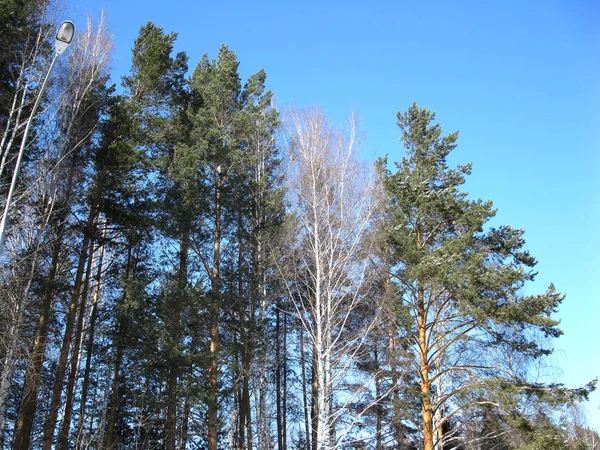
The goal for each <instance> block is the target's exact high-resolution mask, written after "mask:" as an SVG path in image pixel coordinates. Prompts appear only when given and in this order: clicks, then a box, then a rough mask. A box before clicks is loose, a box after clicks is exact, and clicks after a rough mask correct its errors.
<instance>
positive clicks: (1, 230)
mask: <svg viewBox="0 0 600 450" xmlns="http://www.w3.org/2000/svg"><path fill="white" fill-rule="evenodd" d="M57 58H58V53H56V54H55V55H54V58H53V59H52V63H51V64H50V68H49V69H48V73H47V74H46V78H45V79H44V82H43V83H42V87H41V88H40V92H39V93H38V96H37V99H36V100H35V104H34V105H33V110H32V111H31V114H30V115H29V119H28V120H27V126H26V127H25V133H24V134H23V139H22V140H21V148H20V149H19V155H18V156H17V163H16V165H15V170H14V171H13V177H12V182H11V183H10V190H9V191H8V197H6V205H4V214H2V222H0V254H2V251H3V250H4V237H5V235H6V221H7V219H8V210H9V208H10V202H11V200H12V196H13V192H14V190H15V186H16V184H17V176H18V175H19V166H20V165H21V159H22V158H23V153H24V150H25V144H26V143H27V135H28V134H29V128H30V127H31V122H33V118H34V116H35V113H36V111H37V109H38V106H39V104H40V101H41V99H42V94H43V93H44V89H46V84H47V82H48V79H49V78H50V72H52V69H53V68H54V63H55V62H56V59H57Z"/></svg>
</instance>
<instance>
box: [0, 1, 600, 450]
mask: <svg viewBox="0 0 600 450" xmlns="http://www.w3.org/2000/svg"><path fill="white" fill-rule="evenodd" d="M56 12H57V9H56V7H55V5H53V3H52V2H46V1H35V0H31V1H17V0H6V1H4V0H3V1H1V2H0V47H2V48H3V49H5V50H6V51H4V52H3V53H2V55H0V133H1V136H2V141H1V146H0V159H1V166H0V182H1V184H0V191H1V192H2V193H3V197H2V198H3V201H4V197H5V195H6V192H7V188H8V186H7V183H8V181H7V180H8V179H9V178H10V175H11V174H12V164H13V162H12V161H13V156H14V155H15V153H16V151H17V150H18V145H19V144H20V140H21V138H22V130H23V126H24V123H25V121H26V117H28V115H29V108H30V106H29V105H30V103H31V101H30V100H31V99H32V98H35V95H37V89H38V87H39V80H40V77H41V76H42V75H43V74H45V71H46V70H47V67H48V63H49V61H50V60H51V58H52V56H53V55H52V51H51V48H52V47H51V41H52V38H53V30H54V25H55V24H54V22H55V21H56V20H55V15H56ZM82 30H83V31H82ZM176 39H177V34H176V33H175V32H166V31H165V30H163V29H162V28H161V27H160V26H158V25H156V24H153V23H148V24H146V25H144V26H143V27H142V28H141V29H140V31H139V35H138V37H137V39H136V40H135V42H134V43H133V51H132V59H131V67H130V70H129V72H128V73H127V74H126V75H125V76H124V77H123V79H122V83H121V86H120V87H119V88H117V87H115V86H113V85H111V84H110V81H109V74H108V61H109V59H110V48H111V42H110V38H109V33H108V30H107V29H106V25H105V22H104V20H103V19H102V18H101V19H100V20H99V21H97V22H92V21H90V22H89V23H88V24H87V27H79V26H78V35H77V38H76V41H75V42H74V44H72V45H71V47H70V48H69V49H68V50H67V52H66V53H65V57H63V59H61V61H62V62H61V64H59V66H57V69H56V70H55V71H54V72H53V75H52V79H51V86H50V88H49V90H48V91H47V93H46V94H45V96H44V98H43V103H44V106H45V107H44V108H43V111H42V112H40V113H39V114H38V115H37V117H36V118H34V122H33V129H34V132H33V136H32V142H33V144H32V145H30V146H28V148H27V157H26V158H25V160H24V166H25V167H24V169H23V171H22V173H21V176H20V178H19V183H18V186H17V195H16V197H15V206H14V207H13V208H12V209H11V210H10V220H9V221H8V224H9V228H8V234H7V245H6V247H5V248H4V250H3V253H2V254H1V255H0V284H1V289H0V301H1V302H0V358H1V359H0V419H1V420H0V448H2V449H5V448H6V449H8V448H12V449H14V450H17V449H22V450H27V449H30V448H43V449H45V450H50V449H51V448H57V449H65V450H66V449H84V448H94V449H116V448H120V449H126V448H127V449H130V448H136V449H159V448H160V449H162V448H165V449H168V450H175V449H185V448H207V449H209V450H217V449H222V448H231V449H239V450H242V449H248V450H251V449H254V448H258V449H274V448H276V449H277V450H287V449H303V450H309V449H310V450H330V449H337V448H339V449H375V450H383V449H416V448H423V449H425V450H431V449H436V450H441V449H449V448H455V449H492V448H494V449H523V450H524V449H538V448H560V449H584V448H586V449H587V448H589V449H597V448H600V442H598V441H599V440H600V437H599V436H598V434H597V433H596V432H595V431H593V430H590V429H588V428H587V427H586V425H585V421H584V419H583V418H582V415H581V412H580V410H578V409H577V402H578V401H580V400H583V399H585V398H586V396H587V395H588V393H589V392H590V391H591V390H592V389H593V387H594V383H593V382H592V383H590V384H589V385H587V386H584V387H580V388H572V389H569V388H566V387H564V386H562V385H560V384H545V383H542V382H540V380H539V378H537V372H536V368H537V364H538V363H539V362H541V361H545V359H546V357H547V356H548V355H549V354H550V353H551V352H552V343H551V340H552V339H553V338H557V337H559V336H560V335H561V331H560V329H559V328H558V323H559V322H558V318H557V317H556V311H557V307H558V305H559V304H560V302H561V301H562V300H563V299H564V295H563V294H561V293H559V292H558V291H557V290H556V289H555V288H554V286H552V285H551V286H549V287H548V289H547V290H546V292H544V293H541V294H538V295H525V294H524V293H523V292H524V287H525V286H526V283H527V282H529V281H531V280H533V279H534V277H535V272H534V267H535V264H536V260H535V259H534V257H533V256H532V255H530V254H529V253H528V251H527V250H526V248H525V240H524V232H523V230H520V229H517V228H513V227H510V226H499V227H491V226H490V225H489V223H488V222H489V221H490V219H491V218H492V217H494V216H495V215H496V214H497V212H496V210H494V209H493V206H492V203H491V202H489V201H482V200H474V199H473V198H474V197H473V196H471V195H469V194H468V193H467V192H466V191H465V190H463V188H464V186H465V182H466V178H467V175H469V173H470V171H471V166H470V165H469V164H465V165H460V166H458V167H456V168H450V167H449V166H448V164H447V158H448V155H449V154H450V152H451V151H453V150H454V148H455V147H456V146H457V143H458V133H451V134H448V135H443V134H442V131H441V127H440V125H439V124H437V123H435V114H434V113H432V112H431V111H429V110H427V109H424V108H421V107H419V106H417V105H416V104H413V105H411V106H410V107H409V108H408V110H407V111H406V112H404V113H398V116H397V120H398V126H399V134H400V136H401V141H402V143H403V145H404V153H403V154H401V153H399V150H400V149H399V148H395V147H393V144H391V145H390V153H391V154H394V155H396V154H398V155H399V157H398V158H394V159H396V160H398V161H399V162H397V163H396V164H395V167H391V165H389V164H388V162H387V159H381V160H379V161H378V162H377V163H375V164H371V163H370V162H365V161H361V160H360V158H359V156H358V149H359V148H360V144H361V142H360V140H358V139H357V136H358V135H359V133H357V130H356V126H355V123H354V121H353V120H352V118H351V121H350V125H351V126H350V127H347V128H338V127H336V126H334V125H333V124H332V123H331V121H330V120H329V119H328V118H327V117H326V115H325V114H324V113H323V112H321V111H319V110H316V109H309V110H292V109H290V111H289V112H287V113H286V114H282V113H280V111H278V110H277V109H276V108H275V107H274V106H273V94H272V93H271V92H270V91H269V90H268V89H267V85H268V83H267V76H266V73H265V71H264V70H262V69H261V70H259V71H257V72H256V73H254V74H252V75H250V76H249V77H248V79H247V80H243V79H242V77H241V76H240V71H239V61H238V58H237V56H236V54H235V53H234V52H233V50H232V49H230V48H229V47H228V46H227V45H223V46H222V47H221V48H220V49H211V50H216V51H217V53H216V57H215V58H214V59H211V58H210V57H209V55H208V54H205V55H204V56H203V57H202V58H201V60H200V62H199V63H198V64H197V66H196V67H195V69H194V70H191V71H190V70H189V67H188V57H187V55H186V54H185V53H184V52H180V53H177V54H174V51H173V48H174V44H175V42H176ZM475 194H476V193H475ZM498 215H499V216H500V217H501V212H500V213H498Z"/></svg>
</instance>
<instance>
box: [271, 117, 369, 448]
mask: <svg viewBox="0 0 600 450" xmlns="http://www.w3.org/2000/svg"><path fill="white" fill-rule="evenodd" d="M286 144H287V151H288V158H289V165H290V166H289V170H288V173H289V177H290V178H289V184H288V194H289V201H290V203H291V209H292V212H293V214H294V216H295V230H294V231H295V234H296V236H297V241H296V242H295V244H294V247H293V254H292V255H290V256H289V258H290V264H291V268H290V269H287V272H286V271H283V270H282V275H283V276H284V277H286V278H287V282H288V289H289V295H290V298H291V299H292V303H293V312H294V313H295V315H296V316H297V317H298V318H299V320H300V322H301V324H302V327H303V328H304V330H305V331H306V335H307V336H308V339H309V341H310V343H311V344H312V348H313V356H312V357H313V394H312V402H313V417H312V432H311V434H312V441H313V442H312V448H313V449H316V450H325V449H333V448H339V447H341V446H343V445H344V444H345V443H348V442H349V441H350V440H351V439H355V438H356V436H357V435H356V434H355V432H356V430H355V429H353V425H354V424H355V423H356V420H357V417H359V416H360V415H361V413H364V410H366V408H367V406H365V408H364V409H363V410H361V409H360V408H358V411H355V410H354V409H356V408H351V406H352V405H359V404H360V403H361V400H363V397H364V396H365V395H366V393H367V391H368V386H369V385H370V384H372V381H373V380H372V379H367V380H364V379H361V375H360V374H359V373H358V372H357V371H356V370H355V369H356V367H355V364H356V361H357V359H358V356H359V355H360V354H361V352H363V351H364V350H365V346H364V345H363V344H364V342H365V339H366V336H368V335H369V333H370V331H371V330H372V328H373V326H374V324H375V322H376V316H377V315H378V312H379V310H380V307H379V305H378V304H368V302H369V301H370V296H369V294H370V281H371V280H370V279H369V276H368V271H367V270H366V269H367V258H368V256H369V254H370V252H371V251H372V249H371V244H372V242H371V239H372V234H371V233H370V231H371V220H372V217H373V214H374V207H375V204H374V201H373V199H372V181H371V179H370V177H369V170H368V169H366V168H365V166H364V165H362V164H361V163H360V161H359V159H358V155H357V143H356V127H355V123H354V117H351V118H350V120H349V129H348V130H347V131H346V132H344V131H341V130H336V129H334V128H333V127H332V126H331V124H330V123H329V121H328V119H327V118H326V117H325V116H324V115H323V113H322V112H320V111H318V110H315V109H313V110H305V111H296V110H293V111H291V112H290V113H289V116H288V118H287V131H286ZM288 273H291V275H287V274H288ZM359 309H360V310H361V311H367V310H369V311H370V312H371V316H370V317H369V318H368V320H363V322H362V324H363V326H362V327H361V328H358V327H357V328H355V329H351V327H350V325H351V323H352V321H353V319H354V318H353V315H354V314H356V312H357V311H358V310H359ZM363 437H364V436H363Z"/></svg>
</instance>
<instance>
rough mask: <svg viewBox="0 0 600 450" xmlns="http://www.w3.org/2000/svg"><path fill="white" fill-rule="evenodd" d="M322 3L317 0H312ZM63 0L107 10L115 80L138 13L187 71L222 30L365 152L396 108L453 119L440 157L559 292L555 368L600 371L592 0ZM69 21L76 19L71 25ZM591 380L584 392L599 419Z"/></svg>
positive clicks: (595, 12)
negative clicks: (517, 237) (350, 131)
mask: <svg viewBox="0 0 600 450" xmlns="http://www.w3.org/2000/svg"><path fill="white" fill-rule="evenodd" d="M322 3H325V2H322ZM322 3H321V2H316V1H304V2H292V1H285V0H278V1H259V0H256V1H254V2H248V1H236V2H234V1H220V2H217V1H208V2H196V1H175V0H172V1H170V2H165V1H155V0H85V1H78V2H74V5H75V6H74V7H75V9H76V12H75V17H76V19H75V20H76V22H77V21H79V23H82V20H81V16H82V15H83V14H84V13H85V12H89V13H91V14H92V15H97V14H98V12H99V11H100V9H101V8H102V7H104V9H105V11H106V13H107V14H108V20H109V23H110V27H111V30H112V32H113V33H114V41H115V45H116V51H115V56H114V63H113V73H114V74H115V81H116V82H118V80H119V76H120V75H122V74H124V73H125V72H126V71H127V70H128V68H129V61H130V57H131V56H130V50H131V47H132V45H133V41H134V39H135V37H136V36H137V33H138V30H139V28H140V26H142V25H143V24H145V23H146V22H147V21H153V22H155V23H156V24H157V25H159V26H161V27H163V28H164V29H165V31H169V32H170V31H176V32H178V33H179V38H178V40H177V44H176V50H178V51H179V50H183V51H186V52H187V54H188V55H189V57H190V67H191V68H192V69H193V67H194V66H195V64H196V63H197V62H198V60H199V59H200V57H201V56H202V54H203V53H205V52H207V53H208V54H209V56H210V57H215V56H216V53H217V51H218V49H219V47H220V45H221V44H223V43H227V44H228V45H229V46H230V47H231V49H232V50H233V51H234V52H235V53H236V54H237V56H238V58H239V60H240V70H241V73H242V76H243V77H244V78H245V77H247V76H248V75H250V74H251V73H253V72H256V71H257V70H259V69H260V68H264V69H265V70H266V72H267V76H268V79H267V84H268V88H269V89H271V90H272V91H273V92H274V94H275V96H276V99H277V102H278V104H279V105H281V106H285V105H290V104H292V103H294V104H296V105H299V106H308V105H314V104H318V105H320V106H321V107H322V108H323V109H324V110H325V111H326V112H327V113H328V114H329V115H330V116H331V117H332V118H333V119H334V121H336V122H339V123H342V122H343V120H344V118H345V117H346V116H347V115H348V114H349V112H350V110H351V109H352V108H354V109H356V110H357V111H358V113H359V114H360V117H361V119H362V131H363V136H364V139H365V140H364V150H363V152H364V155H365V157H366V158H369V159H372V158H374V157H375V156H382V155H385V154H388V155H389V158H390V159H391V160H400V158H401V157H402V147H401V145H400V143H399V142H398V137H399V135H400V133H399V130H398V128H397V127H396V124H395V115H396V112H397V111H399V110H401V111H404V110H405V109H406V108H407V107H408V106H409V105H410V104H411V103H412V102H417V104H419V105H420V106H424V107H427V108H429V109H431V110H434V111H436V112H437V119H438V121H439V122H440V123H441V125H442V127H443V129H444V130H445V132H451V131H454V130H460V137H459V147H458V150H457V151H456V152H455V154H454V155H452V157H451V162H452V163H455V164H458V163H464V162H468V161H470V162H472V163H473V175H472V176H471V177H469V179H468V181H467V184H466V188H465V189H466V190H467V191H469V192H470V193H471V194H472V195H473V196H474V197H481V198H483V199H491V200H493V201H494V203H495V205H496V207H497V208H498V214H497V217H496V218H495V219H494V224H496V225H497V224H503V223H506V224H510V225H511V226H513V227H519V228H523V229H525V231H526V233H525V237H526V240H527V247H528V248H529V250H530V251H531V253H532V254H533V255H535V256H536V257H537V258H538V260H539V264H538V266H537V269H538V271H539V275H538V277H537V279H536V281H535V283H533V284H532V285H531V286H530V287H529V288H528V289H527V292H529V293H535V292H540V291H542V290H544V289H545V288H546V287H547V286H548V285H549V284H550V282H554V283H555V285H556V287H557V289H558V290H559V291H561V292H564V293H566V294H567V297H566V299H565V301H564V303H563V305H562V306H561V308H560V311H559V314H558V317H559V318H560V319H561V326H562V329H563V331H564V332H565V335H564V336H563V337H561V338H560V339H558V340H557V341H556V342H555V348H556V353H555V356H554V359H553V361H554V362H555V363H556V364H557V365H559V366H560V369H561V372H562V373H560V372H557V377H558V378H559V380H560V381H562V382H565V383H566V384H567V385H569V386H572V387H575V386H580V385H583V384H585V383H586V382H588V381H590V380H591V379H593V378H594V377H596V376H599V375H600V350H599V348H600V345H599V344H600V342H599V340H598V336H599V333H600V287H599V282H600V256H599V255H600V233H599V226H598V223H599V221H600V206H599V205H600V175H599V172H600V156H599V155H600V107H599V106H598V105H600V81H599V80H600V28H599V27H598V24H599V23H600V3H598V2H597V1H596V0H571V1H568V0H564V1H551V0H549V1H528V2H523V1H502V2H481V1H471V2H470V1H462V2H461V1H458V2H457V1H435V2H434V1H430V2H417V1H412V2H407V1H389V2H371V3H372V4H371V5H369V6H367V3H366V2H357V1H352V0H346V1H343V2H342V1H330V2H327V3H326V4H322ZM76 25H77V23H76ZM599 408H600V393H599V392H596V393H595V394H593V396H592V397H591V401H590V402H589V403H588V411H589V417H588V420H589V423H590V425H592V426H594V427H595V428H597V429H599V430H600V409H599Z"/></svg>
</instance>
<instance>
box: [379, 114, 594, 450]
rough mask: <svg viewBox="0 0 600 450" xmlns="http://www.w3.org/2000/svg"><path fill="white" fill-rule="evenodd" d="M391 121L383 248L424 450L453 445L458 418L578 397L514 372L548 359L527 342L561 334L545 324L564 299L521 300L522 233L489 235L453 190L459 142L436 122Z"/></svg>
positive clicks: (527, 267)
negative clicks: (393, 150) (393, 143)
mask: <svg viewBox="0 0 600 450" xmlns="http://www.w3.org/2000/svg"><path fill="white" fill-rule="evenodd" d="M397 118H398V126H399V127H400V130H401V132H402V137H401V139H402V142H403V143H404V147H405V149H406V156H405V157H404V158H403V159H402V161H401V162H400V163H396V167H397V171H396V172H395V173H392V172H391V171H388V172H387V174H386V176H385V182H384V184H385V189H386V192H387V195H388V202H389V203H388V205H389V206H388V208H389V215H390V220H391V221H390V223H389V224H388V227H387V229H388V244H389V246H390V249H391V251H392V263H393V266H392V267H393V272H392V273H393V277H394V281H395V283H396V288H397V289H398V290H399V292H401V293H402V298H403V301H404V303H405V305H406V306H407V307H408V308H409V309H410V311H411V315H412V318H413V321H414V331H413V333H412V336H411V345H414V348H415V355H416V358H417V360H416V363H417V366H418V368H419V369H418V380H419V392H417V393H415V395H416V396H418V397H419V398H420V402H421V420H420V422H421V427H422V430H423V442H424V448H425V450H431V449H433V448H441V446H442V445H444V444H445V443H448V442H451V441H452V440H453V439H455V440H456V439H459V438H460V437H459V436H458V435H457V434H456V433H457V431H456V430H449V431H447V432H445V433H444V432H443V430H444V425H445V424H448V423H449V421H450V420H451V419H452V417H453V416H455V415H457V414H459V413H460V412H461V411H465V410H469V409H474V408H477V407H483V406H493V407H495V408H497V409H498V410H501V411H504V412H505V413H506V412H507V411H510V410H511V409H514V408H517V407H518V404H519V401H520V400H521V399H523V398H525V397H532V396H540V397H545V398H546V399H547V400H548V401H549V400H550V399H549V397H553V399H554V400H557V397H560V398H562V399H566V398H569V397H570V396H571V395H572V396H578V395H584V394H585V393H586V392H587V391H586V390H585V389H583V390H575V391H569V390H565V389H561V388H559V387H555V388H554V389H553V388H552V387H548V386H543V385H538V384H534V383H529V382H527V380H526V378H527V373H526V370H523V367H517V366H516V364H517V362H518V361H528V360H531V359H535V358H539V357H542V356H544V355H547V354H548V353H549V352H550V349H548V348H545V347H543V346H542V345H540V344H539V343H538V341H536V337H537V336H538V334H541V335H543V336H545V337H558V336H559V335H560V334H561V331H560V330H559V329H558V328H557V325H558V321H556V320H555V319H554V318H553V317H552V315H553V314H554V313H555V312H556V309H557V307H558V305H559V304H560V302H561V301H562V299H563V298H564V296H563V295H562V294H559V293H558V292H556V290H555V288H554V287H553V286H552V285H551V286H550V287H549V288H548V290H547V291H546V292H545V293H543V294H539V295H523V294H522V293H521V289H522V287H523V286H524V284H525V283H526V282H527V281H530V280H533V278H534V276H535V273H534V272H533V268H534V266H535V264H536V260H535V259H534V258H533V256H531V255H530V254H529V252H527V251H526V250H524V249H523V246H524V244H525V241H524V239H523V231H522V230H519V229H514V228H511V227H509V226H500V227H497V228H494V227H490V226H489V225H487V222H488V221H489V220H490V219H491V218H492V217H494V215H495V213H496V212H495V210H494V209H493V208H492V203H491V202H489V201H487V202H484V201H481V200H470V199H469V198H468V197H467V194H466V193H465V192H462V191H461V190H460V187H461V186H462V184H463V183H464V182H465V176H466V175H468V174H469V173H470V171H471V165H470V164H467V165H461V166H458V167H457V168H456V169H451V168H449V167H448V165H447V157H448V155H449V153H450V152H451V151H452V150H454V148H455V147H456V141H457V138H458V133H451V134H449V135H447V136H442V132H441V128H440V126H439V125H438V124H435V123H434V119H435V114H434V113H432V112H430V111H428V110H426V109H422V108H419V107H418V106H417V105H416V104H413V105H412V106H411V107H410V108H409V109H408V111H407V112H406V113H403V114H401V113H398V116H397ZM380 164H381V165H382V166H385V161H383V162H380Z"/></svg>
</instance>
